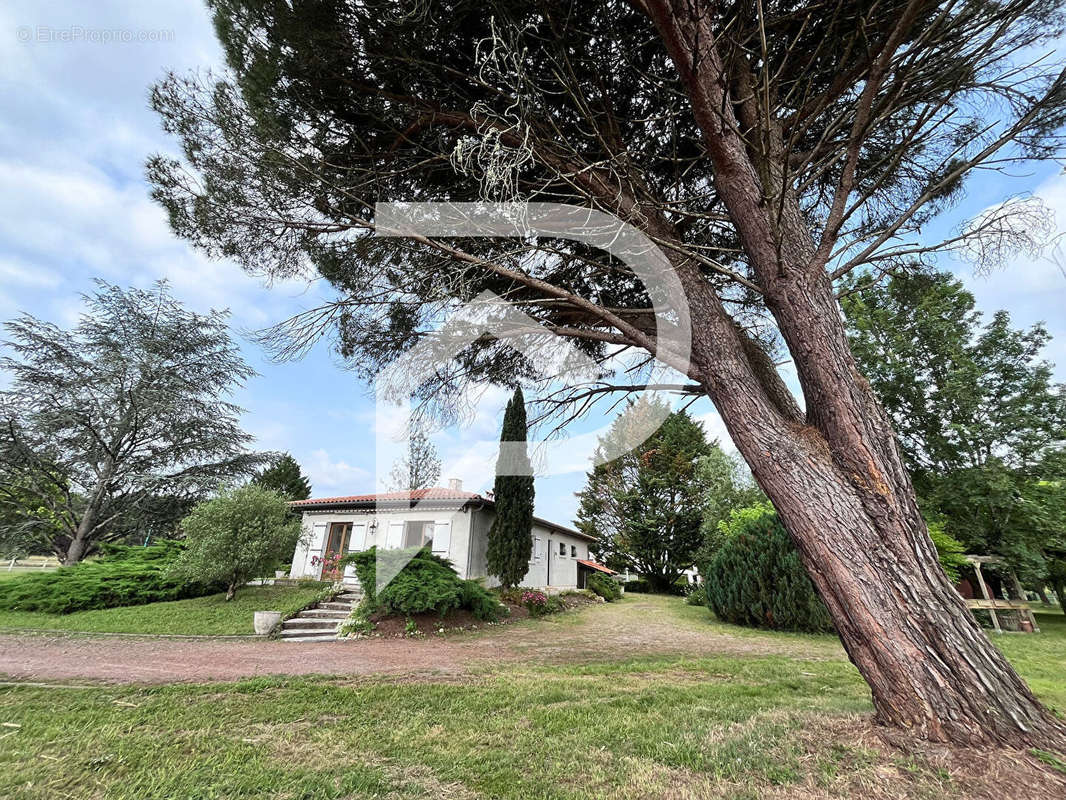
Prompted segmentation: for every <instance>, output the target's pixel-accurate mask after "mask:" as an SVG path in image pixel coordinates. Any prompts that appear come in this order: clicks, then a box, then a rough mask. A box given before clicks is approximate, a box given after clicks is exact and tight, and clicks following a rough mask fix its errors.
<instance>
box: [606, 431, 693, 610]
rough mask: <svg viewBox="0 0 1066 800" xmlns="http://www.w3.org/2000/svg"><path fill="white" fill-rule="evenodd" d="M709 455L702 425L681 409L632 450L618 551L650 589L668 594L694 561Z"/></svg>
mask: <svg viewBox="0 0 1066 800" xmlns="http://www.w3.org/2000/svg"><path fill="white" fill-rule="evenodd" d="M710 453H711V447H710V445H709V444H708V443H707V438H706V436H704V433H703V426H702V425H700V424H699V423H698V422H695V421H694V420H693V419H692V418H691V417H690V416H689V415H688V414H687V413H686V412H684V411H680V412H675V413H673V414H671V415H670V416H669V417H667V418H666V421H665V422H663V424H662V426H661V427H660V428H659V429H658V430H657V431H656V432H655V434H654V435H653V436H652V437H651V438H649V439H648V440H647V441H646V442H645V443H644V444H643V445H641V446H640V448H638V450H637V454H636V455H637V464H636V469H635V470H634V477H635V481H634V483H633V485H632V486H628V487H626V488H625V490H624V493H623V494H622V496H621V498H620V500H619V504H620V505H621V507H622V511H623V523H622V529H621V536H620V537H619V543H618V549H619V551H620V552H621V553H622V554H623V555H624V557H625V558H626V560H627V562H628V563H629V565H630V566H631V567H632V568H633V569H635V570H636V571H637V572H639V573H640V574H641V575H642V576H644V577H645V578H647V579H648V582H649V583H650V584H651V587H652V589H653V590H655V591H659V592H667V591H670V590H671V589H672V587H673V585H674V584H675V583H676V582H677V580H678V578H680V577H681V576H682V574H683V573H684V571H685V570H686V569H688V568H689V567H691V566H692V565H693V564H694V563H695V560H696V551H697V550H698V549H699V547H700V544H701V543H702V536H701V534H700V529H701V527H702V524H703V502H704V498H705V496H706V491H705V489H704V487H703V484H702V483H701V482H700V479H699V478H700V475H699V465H700V462H701V460H702V459H704V458H705V457H707V456H708V455H709V454H710Z"/></svg>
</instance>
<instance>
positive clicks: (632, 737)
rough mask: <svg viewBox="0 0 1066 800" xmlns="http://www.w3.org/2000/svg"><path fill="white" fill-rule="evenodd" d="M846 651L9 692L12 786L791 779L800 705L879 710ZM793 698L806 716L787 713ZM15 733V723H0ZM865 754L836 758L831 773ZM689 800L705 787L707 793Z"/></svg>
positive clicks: (355, 794) (341, 788) (3, 751)
mask: <svg viewBox="0 0 1066 800" xmlns="http://www.w3.org/2000/svg"><path fill="white" fill-rule="evenodd" d="M865 695H866V693H865V689H864V688H863V686H862V683H861V681H858V680H857V679H856V677H855V676H854V675H853V673H852V670H851V669H850V668H849V667H848V666H847V665H845V664H843V663H840V662H830V663H825V662H811V663H805V662H792V661H789V660H787V659H760V660H758V661H757V662H754V663H751V662H749V661H747V660H743V659H741V660H730V659H723V660H718V659H708V660H698V661H692V662H688V663H685V664H683V665H682V664H672V665H662V664H660V665H648V664H636V665H630V666H628V667H625V668H622V669H619V668H617V667H615V666H611V667H609V668H605V669H599V668H595V667H588V666H585V667H581V668H576V669H568V668H544V669H531V670H521V671H517V672H512V671H506V672H504V673H502V674H498V675H494V676H491V677H490V676H486V677H484V678H483V679H482V680H480V681H477V682H474V683H470V684H463V685H446V684H429V683H420V684H410V683H386V682H375V683H371V684H368V685H364V686H352V685H344V684H343V683H341V682H338V681H329V680H324V679H318V680H313V679H300V680H275V679H257V680H252V681H245V682H242V683H239V684H233V685H228V686H217V685H216V686H200V687H187V686H169V687H161V688H153V689H136V688H126V689H114V688H110V687H108V688H105V689H42V688H32V687H19V688H13V687H6V688H2V689H0V713H2V714H3V719H4V720H5V721H6V722H7V723H9V724H14V725H20V726H21V727H19V728H12V729H11V732H12V733H13V735H11V736H9V737H8V738H7V740H6V741H4V746H3V747H2V748H0V796H4V797H11V798H27V799H28V798H46V797H49V798H50V797H63V796H77V797H108V798H116V799H123V800H124V799H126V798H129V800H133V798H137V800H151V799H153V798H159V799H160V800H162V798H169V799H174V798H194V797H197V798H198V797H225V798H245V797H248V798H251V797H257V798H258V797H287V798H288V797H299V798H371V797H383V796H386V795H387V796H389V797H396V798H437V797H456V798H468V797H493V798H497V797H498V798H515V800H517V799H518V798H522V799H523V800H525V799H526V798H559V799H560V800H561V799H562V798H573V799H574V800H577V799H578V798H588V797H617V796H629V797H661V796H664V795H665V794H667V793H668V790H670V789H671V787H675V786H677V785H678V784H679V783H688V784H691V785H692V787H693V789H701V788H707V789H710V788H711V787H713V786H715V785H718V784H720V783H724V784H729V785H734V788H735V792H734V793H733V796H735V797H755V796H757V795H756V794H753V793H749V792H748V790H747V789H746V788H744V787H745V785H756V784H758V785H776V784H787V783H790V782H794V781H797V780H799V779H800V778H801V777H802V776H803V775H804V774H805V771H806V769H807V766H805V765H804V764H803V763H801V762H803V761H804V760H805V759H806V753H805V750H804V748H803V746H802V745H801V744H800V743H798V741H797V740H796V737H795V736H794V733H795V730H796V728H797V726H799V725H800V722H801V720H802V719H803V717H804V713H805V712H807V713H809V712H811V711H814V712H817V713H818V714H831V715H838V714H854V713H856V712H860V711H865V710H867V709H868V701H867V699H866V696H865ZM784 708H789V709H794V710H795V716H790V715H788V714H785V715H782V714H781V713H779V710H780V709H784ZM0 735H3V734H0ZM861 757H862V754H861V753H858V752H850V751H849V752H848V753H839V754H835V755H834V754H833V753H826V754H825V755H824V758H825V759H828V761H827V762H826V765H827V768H832V767H833V765H834V764H836V763H837V762H839V761H841V760H844V759H852V758H861ZM694 796H703V795H702V794H700V795H694Z"/></svg>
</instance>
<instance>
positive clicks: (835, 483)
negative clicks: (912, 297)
mask: <svg viewBox="0 0 1066 800" xmlns="http://www.w3.org/2000/svg"><path fill="white" fill-rule="evenodd" d="M643 7H644V8H645V10H646V11H647V13H648V15H649V17H650V18H651V19H652V21H653V22H654V24H655V25H656V27H657V28H658V30H659V32H660V35H661V36H662V39H663V42H664V44H665V46H666V49H667V51H668V53H669V54H670V57H671V58H672V60H673V61H674V63H675V65H676V66H677V68H678V72H679V75H680V77H681V80H682V83H683V85H684V86H685V87H686V90H687V92H688V94H689V99H690V101H691V104H692V110H693V115H694V118H695V119H696V122H697V124H698V125H699V127H700V130H701V132H702V134H703V142H704V147H705V150H706V153H707V156H708V157H709V158H710V160H711V162H712V165H713V168H714V175H715V187H716V189H717V191H718V194H719V196H720V198H721V199H722V201H723V203H724V204H725V206H726V208H727V210H728V212H729V215H730V217H731V219H732V220H733V222H734V224H735V226H736V230H737V233H738V235H739V237H740V241H741V244H742V246H743V249H744V252H745V255H746V257H747V259H748V261H749V263H750V264H751V267H752V269H753V271H754V273H755V275H756V277H757V279H758V282H759V285H760V288H761V289H762V290H763V292H764V298H765V302H766V305H767V308H768V309H769V310H770V312H771V313H772V314H773V316H774V319H775V321H776V322H777V325H778V329H779V330H780V333H781V335H782V337H783V338H784V340H785V343H786V344H787V346H788V349H789V351H790V353H791V355H792V359H793V362H794V364H795V366H796V369H797V374H798V377H799V381H800V385H801V388H802V391H803V396H804V399H805V401H806V412H805V413H800V411H799V409H798V408H794V407H791V406H790V405H789V404H788V403H783V402H781V399H780V386H779V378H777V377H776V376H767V375H766V374H765V373H766V370H761V371H760V369H758V364H755V363H754V362H753V360H752V358H751V357H750V355H749V354H748V353H747V352H746V351H745V347H744V342H743V341H742V339H741V336H740V334H739V333H738V332H737V330H736V326H735V325H733V324H732V323H731V320H730V319H729V316H728V314H727V313H726V312H725V311H724V309H723V308H722V305H721V301H720V300H719V299H718V298H717V297H716V296H715V295H714V292H713V291H712V290H710V289H709V288H707V287H706V286H705V285H701V284H700V282H699V281H695V280H685V277H684V275H682V282H683V284H684V285H685V289H686V292H687V293H688V299H689V303H690V306H691V307H692V311H693V331H694V335H693V361H694V368H693V373H694V375H693V377H695V378H696V379H697V380H699V381H700V383H701V385H703V386H704V388H705V389H706V392H707V395H708V396H709V397H710V399H711V400H712V401H713V402H714V404H715V406H716V407H717V409H718V411H719V413H720V414H721V416H722V419H723V421H724V422H725V424H726V427H727V429H728V430H729V433H730V435H731V437H732V439H733V441H734V442H735V444H736V445H737V447H738V449H739V450H740V452H741V454H742V455H743V456H744V458H745V459H746V461H747V462H748V464H749V465H750V466H751V468H752V471H753V473H754V475H755V479H756V480H757V481H758V483H759V485H760V486H761V487H762V489H763V490H764V491H765V492H766V494H767V496H768V497H769V498H770V499H771V501H772V502H773V504H774V506H775V507H776V508H777V511H778V513H779V514H780V516H781V519H782V521H783V523H784V524H785V527H786V528H787V529H788V531H789V534H790V535H791V537H792V539H793V541H794V542H795V544H796V546H797V549H798V550H799V553H800V556H801V558H802V560H803V563H804V565H805V567H806V568H807V571H808V572H809V574H810V576H811V579H812V581H813V582H814V584H815V586H816V587H817V589H818V591H819V593H820V594H821V596H822V599H823V600H824V601H825V604H826V606H827V608H828V609H829V612H830V614H831V615H832V618H833V621H834V624H835V626H836V628H837V632H838V633H839V635H840V639H841V641H842V643H843V645H844V648H845V649H846V651H847V653H848V656H849V657H850V659H851V661H852V662H853V663H854V664H855V666H856V667H857V668H858V669H859V671H860V673H861V674H862V676H863V677H864V678H865V679H866V681H867V683H868V684H869V686H870V690H871V693H872V695H873V703H874V707H875V710H876V719H877V721H878V722H880V723H882V724H885V725H890V726H894V727H898V728H902V729H906V730H908V731H911V732H913V733H914V734H916V735H918V736H920V737H923V738H926V739H929V740H933V741H940V742H952V743H956V744H965V745H978V744H1003V745H1011V746H1018V747H1027V746H1038V747H1048V748H1051V749H1056V750H1061V751H1064V752H1066V726H1064V725H1063V724H1062V723H1061V722H1059V721H1058V720H1057V719H1056V718H1055V717H1054V716H1053V715H1052V714H1051V713H1050V712H1048V711H1047V710H1046V709H1045V708H1044V707H1043V706H1042V705H1041V704H1040V703H1039V702H1038V701H1037V700H1036V698H1035V697H1034V696H1033V694H1032V692H1031V691H1030V690H1029V688H1028V687H1027V686H1026V684H1025V682H1024V681H1022V680H1021V678H1020V677H1019V676H1018V675H1017V673H1016V672H1015V671H1014V669H1013V668H1012V667H1011V665H1010V664H1009V663H1008V662H1007V660H1006V659H1005V658H1004V657H1003V655H1002V654H1001V653H1000V652H999V651H998V650H997V649H996V648H995V647H994V646H993V645H992V643H991V642H990V641H989V639H988V637H987V636H986V635H985V634H984V632H983V630H982V629H981V628H980V626H979V625H978V624H977V622H976V621H975V619H974V618H973V615H972V614H970V612H969V610H968V609H967V608H966V605H965V602H964V601H963V599H962V597H961V596H960V595H959V594H958V592H957V591H955V589H954V587H953V586H952V585H951V584H950V583H949V581H948V579H947V576H946V575H945V574H944V572H943V570H942V569H941V568H940V565H939V562H938V559H937V555H936V550H935V548H934V546H933V544H932V541H931V539H930V538H929V534H928V531H927V530H926V526H925V522H924V520H923V519H922V517H921V514H920V513H919V511H918V507H917V503H916V501H915V493H914V489H913V487H912V485H911V481H910V477H909V475H908V473H907V471H906V469H905V468H904V465H903V461H902V458H901V456H900V453H899V449H898V446H897V443H896V438H895V433H894V431H893V429H892V426H891V423H890V421H889V420H888V417H887V415H886V414H885V413H884V411H883V410H882V409H881V407H880V405H879V403H878V402H877V399H876V398H875V397H874V395H873V392H872V390H871V388H870V386H869V383H868V382H867V381H866V380H865V379H864V378H863V377H862V376H861V375H860V373H859V371H858V369H857V367H856V365H855V362H854V359H853V357H852V355H851V350H850V347H849V345H848V342H847V338H846V335H845V331H844V326H843V323H842V320H841V315H840V310H839V307H838V304H837V302H836V297H835V294H834V291H833V286H832V282H831V280H830V278H829V276H828V274H827V272H826V270H825V269H824V263H825V258H826V256H825V255H824V253H822V250H823V249H824V248H822V247H816V246H815V243H814V241H813V238H812V236H811V234H810V231H809V229H808V227H807V222H806V220H805V218H804V216H803V214H802V212H801V210H800V207H799V203H798V201H797V199H796V198H795V197H794V196H791V195H790V191H791V190H790V189H789V188H788V187H789V182H788V181H787V180H785V179H784V178H783V169H784V166H783V165H784V164H785V163H786V160H787V154H786V153H785V152H784V145H783V141H782V139H781V137H780V135H779V134H780V132H779V130H776V129H775V124H776V123H775V122H774V121H773V120H765V119H761V118H760V116H759V115H760V113H761V112H760V111H759V109H758V108H757V105H755V104H751V103H749V102H747V101H746V100H745V99H744V97H743V96H742V95H743V94H744V87H745V84H746V82H747V78H746V76H743V75H740V76H738V75H737V74H735V70H736V66H735V65H734V66H733V67H732V69H733V70H734V72H731V73H730V74H729V75H727V74H726V70H725V68H724V66H723V63H722V61H721V58H720V54H719V53H718V52H717V50H716V46H715V32H714V30H713V28H712V21H713V19H714V15H713V14H712V13H711V11H710V10H708V9H706V8H703V6H702V5H701V4H699V3H695V4H693V3H688V2H685V3H682V2H680V1H678V2H672V1H671V0H645V2H644V3H643ZM733 85H739V86H740V91H739V93H738V95H736V96H732V95H730V94H729V93H728V91H727V89H728V87H730V86H733ZM738 97H739V99H738ZM756 130H757V134H758V135H757V136H752V134H753V132H756ZM742 131H747V132H748V134H749V136H748V137H747V138H749V139H750V138H757V139H758V141H759V142H760V147H759V148H752V147H750V146H749V143H748V141H747V139H746V138H745V136H743V135H742V133H741V132H742ZM782 193H783V196H782Z"/></svg>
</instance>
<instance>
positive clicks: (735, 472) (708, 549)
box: [696, 443, 766, 571]
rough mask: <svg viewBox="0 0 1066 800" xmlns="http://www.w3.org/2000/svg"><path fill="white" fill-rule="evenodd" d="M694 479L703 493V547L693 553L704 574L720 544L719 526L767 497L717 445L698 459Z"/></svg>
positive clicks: (701, 535)
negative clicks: (735, 513)
mask: <svg viewBox="0 0 1066 800" xmlns="http://www.w3.org/2000/svg"><path fill="white" fill-rule="evenodd" d="M697 480H698V481H699V483H700V485H701V486H702V487H703V491H704V493H705V499H704V506H703V523H702V525H701V528H700V537H701V539H702V544H701V545H700V549H699V551H698V552H697V553H696V563H697V564H699V565H700V570H701V571H703V570H704V567H705V566H706V564H707V563H708V562H709V561H710V559H711V557H712V556H713V555H714V552H715V551H716V550H717V549H718V546H719V544H720V537H719V529H720V525H721V524H722V523H723V522H724V521H725V520H727V519H729V517H730V515H731V514H732V513H733V512H734V511H736V510H737V509H741V508H748V507H751V506H756V505H759V504H760V503H764V502H766V495H764V494H763V492H762V490H761V489H760V488H759V486H758V484H756V483H755V481H754V479H753V478H752V477H751V473H750V472H749V471H748V469H747V467H746V466H745V465H744V464H743V463H742V462H741V461H740V460H739V459H737V458H735V457H734V456H731V455H729V454H728V453H726V452H725V451H724V450H722V448H721V447H719V446H718V444H717V443H715V444H712V445H711V451H710V453H708V454H707V455H706V456H704V457H703V458H702V459H700V462H699V465H698V467H697Z"/></svg>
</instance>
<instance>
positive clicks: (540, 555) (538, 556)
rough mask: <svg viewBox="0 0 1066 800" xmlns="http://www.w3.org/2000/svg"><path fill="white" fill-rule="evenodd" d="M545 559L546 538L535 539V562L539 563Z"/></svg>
mask: <svg viewBox="0 0 1066 800" xmlns="http://www.w3.org/2000/svg"><path fill="white" fill-rule="evenodd" d="M543 560H544V540H543V539H537V538H534V539H533V562H534V563H536V564H539V563H540V562H541V561H543Z"/></svg>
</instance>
